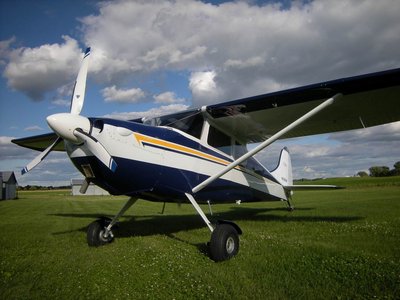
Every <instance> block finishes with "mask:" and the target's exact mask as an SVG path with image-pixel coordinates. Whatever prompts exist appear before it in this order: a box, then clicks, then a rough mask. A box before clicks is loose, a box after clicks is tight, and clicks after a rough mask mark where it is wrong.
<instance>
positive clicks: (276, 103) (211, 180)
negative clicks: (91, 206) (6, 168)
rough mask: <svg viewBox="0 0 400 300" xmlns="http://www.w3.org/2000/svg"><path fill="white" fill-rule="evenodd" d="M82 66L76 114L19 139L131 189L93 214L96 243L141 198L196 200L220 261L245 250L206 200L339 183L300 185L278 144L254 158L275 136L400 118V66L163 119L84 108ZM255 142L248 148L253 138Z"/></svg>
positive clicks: (57, 117) (287, 196)
mask: <svg viewBox="0 0 400 300" xmlns="http://www.w3.org/2000/svg"><path fill="white" fill-rule="evenodd" d="M89 56H90V48H88V49H87V50H86V53H85V55H84V58H83V61H82V65H81V68H80V71H79V73H78V76H77V79H76V83H75V87H74V91H73V95H72V100H71V109H70V112H69V113H60V114H54V115H51V116H49V117H47V123H48V125H49V127H50V128H51V129H52V130H53V132H54V133H49V134H44V135H40V136H33V137H27V138H21V139H15V140H13V142H14V143H15V144H18V145H20V146H23V147H27V148H31V149H35V150H40V151H43V152H41V153H40V154H39V155H38V156H37V157H36V158H35V159H34V160H33V161H32V162H30V163H29V164H28V165H27V166H26V167H25V168H24V169H23V170H22V173H26V172H28V171H30V170H31V169H32V168H34V167H35V166H36V165H38V164H39V163H40V162H41V161H42V160H43V159H44V158H45V157H46V156H47V155H48V154H49V153H50V152H51V151H53V150H54V151H65V152H66V153H67V154H68V156H69V157H70V159H71V161H72V163H73V164H74V165H75V167H76V168H77V169H78V170H79V171H80V172H81V173H82V174H83V175H84V176H85V178H86V180H85V184H84V185H83V186H82V189H81V191H82V192H83V193H84V192H85V191H86V189H87V187H88V185H89V183H90V182H93V183H95V184H96V185H98V186H100V187H102V188H104V189H105V190H107V191H109V192H110V194H112V195H127V196H130V198H129V200H128V201H127V202H126V204H125V205H124V206H123V207H122V208H121V210H120V211H119V212H118V213H117V215H116V216H115V217H114V218H113V219H107V218H102V219H99V220H96V221H94V222H93V223H91V224H90V225H89V226H88V229H87V242H88V244H89V246H96V247H97V246H101V245H105V244H108V243H110V242H112V241H113V239H114V235H113V232H112V228H113V226H114V225H115V224H116V222H117V220H118V218H119V217H121V216H122V215H123V214H124V212H125V211H126V210H127V209H128V208H129V207H131V205H133V204H134V203H135V202H136V200H137V199H139V198H140V199H146V200H150V201H159V202H164V203H165V202H178V203H181V202H184V201H188V202H190V203H191V204H192V205H193V207H194V209H195V210H196V211H197V213H198V214H199V215H200V216H201V218H202V219H203V221H204V223H205V224H206V226H207V227H208V228H209V230H210V231H211V240H210V242H209V254H210V257H211V258H212V259H213V260H214V261H223V260H227V259H229V258H231V257H233V256H235V255H236V254H237V253H238V251H239V235H240V234H242V230H241V229H240V227H239V226H238V225H237V224H235V223H233V222H231V221H226V220H218V221H216V222H211V221H210V220H209V218H208V217H207V215H206V214H205V213H204V212H203V210H202V208H201V207H200V206H199V203H208V204H210V202H212V203H235V202H238V201H240V202H242V203H246V202H253V201H274V200H278V201H285V202H287V203H288V207H289V208H290V209H291V208H293V207H292V205H291V203H290V200H291V197H292V193H293V191H294V190H296V189H321V188H336V187H335V186H327V185H324V186H301V185H294V184H293V177H292V165H291V160H290V154H289V152H288V150H287V149H286V148H284V149H283V150H282V151H281V156H280V159H279V162H278V166H277V167H276V169H275V170H273V171H269V170H267V169H266V168H265V167H263V166H262V165H261V164H260V163H259V162H258V161H257V160H256V159H255V158H254V155H255V154H256V153H258V152H259V151H261V150H262V149H264V148H266V147H267V146H268V145H270V144H271V143H273V142H274V141H276V140H278V139H284V138H291V137H299V136H306V135H313V134H321V133H328V132H336V131H342V130H350V129H356V128H363V127H364V128H365V127H370V126H375V125H380V124H384V123H389V122H395V121H399V120H400V69H393V70H388V71H384V72H379V73H372V74H367V75H362V76H356V77H351V78H343V79H339V80H333V81H328V82H323V83H318V84H312V85H308V86H303V87H299V88H294V89H289V90H285V91H280V92H274V93H269V94H265V95H259V96H255V97H251V98H246V99H241V100H235V101H231V102H225V103H219V104H215V105H207V106H203V107H201V108H196V109H190V110H187V111H184V112H180V113H175V114H170V115H165V116H161V117H156V118H150V119H146V118H142V119H137V120H130V121H121V120H116V119H110V118H102V117H91V118H87V117H84V116H81V115H80V112H81V109H82V106H83V103H84V98H85V87H86V77H87V70H88V58H89ZM250 143H258V145H257V146H256V147H255V148H253V149H252V150H250V151H248V149H247V145H248V144H250Z"/></svg>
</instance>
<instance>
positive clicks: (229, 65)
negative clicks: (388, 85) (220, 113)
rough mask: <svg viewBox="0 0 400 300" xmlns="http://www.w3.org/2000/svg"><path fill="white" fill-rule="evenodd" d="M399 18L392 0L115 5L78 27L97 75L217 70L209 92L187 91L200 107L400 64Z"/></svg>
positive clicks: (111, 76) (103, 7) (195, 88)
mask: <svg viewBox="0 0 400 300" xmlns="http://www.w3.org/2000/svg"><path fill="white" fill-rule="evenodd" d="M250 3H251V2H250ZM399 15H400V5H399V4H398V3H397V2H394V1H390V0H386V1H380V2H379V5H377V4H376V1H373V0H368V1H358V2H357V1H356V2H354V1H345V0H343V1H314V2H309V3H308V2H306V3H305V4H302V3H301V2H297V3H296V2H294V3H293V4H292V5H291V6H290V7H285V8H282V7H281V6H280V5H277V4H268V2H267V4H266V5H251V4H249V3H246V2H227V3H223V4H220V5H212V4H209V3H202V2H199V1H171V2H170V1H148V2H147V1H137V2H136V1H113V2H103V3H102V4H101V5H100V11H99V14H97V15H91V16H88V17H86V18H83V19H82V23H83V32H84V40H85V42H86V43H87V44H90V45H92V46H93V48H94V49H97V51H96V52H97V53H94V59H93V61H94V65H95V66H94V70H95V71H96V74H97V77H99V78H102V79H103V80H116V79H118V78H119V79H121V78H125V76H127V75H129V74H133V75H134V76H140V75H141V74H142V75H143V74H148V73H152V72H159V71H160V70H161V71H162V70H186V71H189V73H190V74H192V75H191V77H192V78H193V76H195V74H196V72H201V73H203V72H212V73H208V74H214V77H213V80H212V82H213V83H214V86H213V87H212V90H210V89H208V90H205V89H203V90H201V89H199V86H198V85H191V86H190V88H191V89H192V88H193V89H192V92H193V100H194V103H195V104H196V105H199V106H200V105H203V104H205V103H210V101H212V102H215V101H225V100H232V99H237V98H241V97H244V96H252V95H256V94H259V93H265V92H268V91H272V90H277V89H281V88H286V87H292V86H296V85H302V84H307V83H312V82H319V81H321V80H328V79H334V78H338V77H342V76H351V75H356V74H361V73H365V72H369V71H377V70H382V69H386V68H393V67H396V66H399V65H400V58H399V56H398V53H397V52H398V51H397V49H399V47H400V40H399V38H398V32H399V31H400V21H399V18H398V16H399ZM116 32H118V33H120V32H121V33H122V32H123V34H116ZM144 37H146V38H144ZM371 41H373V42H371ZM122 75H123V76H122ZM203 75H204V74H203ZM209 87H210V86H209ZM206 91H207V92H210V91H212V93H211V95H206V94H205V93H204V92H206ZM210 96H211V97H210Z"/></svg>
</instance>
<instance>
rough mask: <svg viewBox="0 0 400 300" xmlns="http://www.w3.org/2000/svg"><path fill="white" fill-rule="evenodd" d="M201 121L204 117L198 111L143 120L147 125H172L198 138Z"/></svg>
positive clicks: (201, 127)
mask: <svg viewBox="0 0 400 300" xmlns="http://www.w3.org/2000/svg"><path fill="white" fill-rule="evenodd" d="M203 123H204V118H203V115H202V114H201V112H200V111H189V112H183V113H177V114H172V115H167V116H162V117H158V118H153V119H148V120H145V121H144V124H147V125H152V126H168V127H173V128H176V129H179V130H181V131H183V132H186V133H187V134H190V135H191V136H194V137H195V138H198V139H200V136H201V131H202V129H203Z"/></svg>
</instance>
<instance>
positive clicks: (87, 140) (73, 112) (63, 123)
mask: <svg viewBox="0 0 400 300" xmlns="http://www.w3.org/2000/svg"><path fill="white" fill-rule="evenodd" d="M89 55H90V48H87V49H86V51H85V55H84V57H83V61H82V64H81V68H80V70H79V73H78V76H77V78H76V81H75V85H74V90H73V93H72V98H71V108H70V112H69V113H60V114H54V115H51V116H48V117H47V124H48V125H49V127H50V128H51V129H52V130H53V131H54V132H55V133H56V134H57V136H58V137H57V139H56V140H55V141H54V142H53V143H52V144H51V145H50V146H48V147H47V148H46V149H45V150H44V151H43V152H42V153H40V154H39V155H38V156H36V157H35V158H34V159H33V160H32V161H31V162H30V163H29V164H28V165H27V166H26V167H25V168H23V169H22V171H21V174H22V175H23V174H25V173H27V172H29V171H30V170H32V169H33V168H34V167H36V166H37V165H38V164H39V163H40V162H41V161H43V159H44V158H45V157H46V156H47V155H48V154H49V153H50V152H51V151H52V150H53V149H54V148H55V147H56V146H57V145H58V144H59V143H60V142H61V141H63V140H64V141H68V142H71V143H74V144H78V145H79V144H82V143H83V144H85V145H86V147H87V149H88V150H89V151H90V152H91V153H92V154H93V155H94V156H95V157H96V158H97V159H98V160H99V161H101V162H102V163H103V164H104V165H105V166H106V167H107V168H109V169H110V170H111V171H113V172H114V171H115V170H116V168H117V163H116V162H115V161H114V159H113V158H112V156H111V155H110V154H109V153H108V151H107V149H106V148H105V147H104V146H103V145H102V144H101V143H100V142H99V141H98V140H97V139H96V138H95V137H94V136H92V135H91V134H90V133H91V129H92V128H91V127H92V125H91V122H90V121H89V119H88V118H86V117H83V116H81V115H80V113H81V111H82V107H83V103H84V100H85V90H86V78H87V71H88V64H89V60H88V57H89Z"/></svg>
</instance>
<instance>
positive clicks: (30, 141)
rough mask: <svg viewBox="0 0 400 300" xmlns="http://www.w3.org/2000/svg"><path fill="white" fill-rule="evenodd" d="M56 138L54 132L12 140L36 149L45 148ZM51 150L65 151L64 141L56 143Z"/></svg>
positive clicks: (41, 149)
mask: <svg viewBox="0 0 400 300" xmlns="http://www.w3.org/2000/svg"><path fill="white" fill-rule="evenodd" d="M57 138H58V136H57V135H56V134H55V133H46V134H41V135H36V136H30V137H27V138H21V139H14V140H12V142H13V143H14V144H17V145H19V146H22V147H25V148H30V149H34V150H38V151H43V150H45V149H47V148H48V147H49V146H50V145H51V144H52V143H54V141H55V140H56V139H57ZM52 150H53V151H65V149H64V143H58V144H57V145H56V146H55V148H54V149H52Z"/></svg>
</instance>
